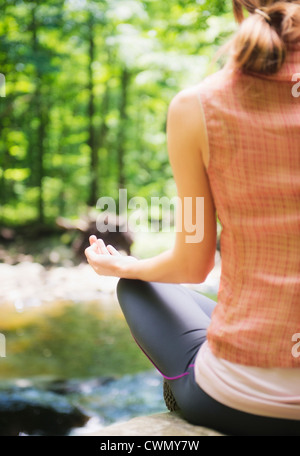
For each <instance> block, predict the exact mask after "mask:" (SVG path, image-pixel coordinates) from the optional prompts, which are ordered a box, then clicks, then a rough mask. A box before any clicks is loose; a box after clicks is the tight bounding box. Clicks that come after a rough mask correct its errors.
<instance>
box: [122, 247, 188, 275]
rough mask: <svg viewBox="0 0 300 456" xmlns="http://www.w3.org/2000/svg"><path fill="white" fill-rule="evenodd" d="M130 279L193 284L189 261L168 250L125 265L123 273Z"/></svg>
mask: <svg viewBox="0 0 300 456" xmlns="http://www.w3.org/2000/svg"><path fill="white" fill-rule="evenodd" d="M121 275H122V277H124V278H128V279H137V280H143V281H146V282H163V283H192V282H193V277H191V274H190V273H189V268H188V264H187V261H186V260H184V259H182V258H178V256H176V255H175V252H174V250H167V251H166V252H163V253H161V254H160V255H157V256H155V257H153V258H149V259H145V260H138V261H136V262H135V263H132V264H129V265H125V266H124V268H123V271H122V273H121Z"/></svg>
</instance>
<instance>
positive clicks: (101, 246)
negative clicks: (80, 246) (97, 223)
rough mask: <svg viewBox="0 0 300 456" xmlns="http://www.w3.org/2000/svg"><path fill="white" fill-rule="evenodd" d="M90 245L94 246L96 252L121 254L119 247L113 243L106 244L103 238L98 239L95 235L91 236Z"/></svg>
mask: <svg viewBox="0 0 300 456" xmlns="http://www.w3.org/2000/svg"><path fill="white" fill-rule="evenodd" d="M89 241H90V246H91V247H93V250H94V252H96V253H99V254H102V255H121V254H120V252H118V250H117V249H115V248H114V247H113V246H112V245H108V246H106V245H105V242H104V241H103V239H97V237H96V236H95V235H92V236H90V237H89Z"/></svg>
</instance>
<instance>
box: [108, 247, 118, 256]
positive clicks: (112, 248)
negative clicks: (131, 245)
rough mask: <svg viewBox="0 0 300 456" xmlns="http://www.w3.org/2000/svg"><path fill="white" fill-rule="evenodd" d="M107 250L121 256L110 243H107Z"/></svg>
mask: <svg viewBox="0 0 300 456" xmlns="http://www.w3.org/2000/svg"><path fill="white" fill-rule="evenodd" d="M107 250H108V251H109V253H110V254H111V255H120V256H121V254H120V252H118V250H117V249H115V248H114V247H113V246H112V245H108V246H107Z"/></svg>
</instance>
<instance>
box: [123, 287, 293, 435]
mask: <svg viewBox="0 0 300 456" xmlns="http://www.w3.org/2000/svg"><path fill="white" fill-rule="evenodd" d="M117 295H118V300H119V303H120V306H121V309H122V311H123V313H124V316H125V318H126V321H127V323H128V326H129V328H130V330H131V333H132V336H133V337H134V339H135V341H136V342H137V344H138V345H139V347H140V348H141V350H142V351H143V352H144V353H145V355H146V356H147V357H148V358H149V359H150V361H151V362H152V363H153V364H154V366H155V367H156V368H157V370H158V371H159V372H160V373H161V374H162V376H163V377H164V378H165V379H166V381H167V382H168V383H169V385H170V388H171V390H172V393H173V395H174V397H175V399H176V402H177V405H178V406H179V409H180V413H181V414H182V416H183V417H184V418H185V419H186V420H187V421H189V422H190V423H192V424H196V425H200V426H204V427H208V428H211V429H215V430H217V431H219V432H221V433H223V434H226V435H234V436H237V435H242V436H300V418H299V421H298V420H287V419H279V418H269V417H263V416H258V415H253V414H250V413H245V412H241V411H239V410H236V409H234V408H230V407H227V406H225V405H223V404H221V403H219V402H217V401H216V400H214V399H213V398H212V397H210V396H208V395H207V394H206V393H205V392H204V391H202V389H201V388H200V387H199V386H198V385H197V383H196V382H195V378H194V368H193V367H194V362H195V357H196V355H197V353H198V350H199V348H200V347H201V345H202V344H203V342H204V341H205V340H206V331H207V328H208V325H209V323H210V319H211V314H212V311H213V309H214V307H215V305H216V303H215V302H214V301H212V300H211V299H208V298H207V297H205V296H203V295H201V294H200V293H198V292H196V291H194V290H190V289H188V288H186V287H184V286H182V285H174V284H161V283H152V282H142V281H139V280H128V279H120V280H119V282H118V286H117Z"/></svg>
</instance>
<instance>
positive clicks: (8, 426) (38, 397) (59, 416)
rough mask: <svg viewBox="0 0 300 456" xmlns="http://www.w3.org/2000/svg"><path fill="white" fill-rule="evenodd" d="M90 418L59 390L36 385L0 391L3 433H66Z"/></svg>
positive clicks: (0, 423) (8, 434)
mask: <svg viewBox="0 0 300 456" xmlns="http://www.w3.org/2000/svg"><path fill="white" fill-rule="evenodd" d="M88 420H89V416H87V415H85V414H84V413H83V412H82V411H81V410H80V409H79V408H77V407H76V406H74V405H72V404H71V403H70V402H69V401H68V400H67V399H66V398H64V397H62V396H61V395H59V394H54V393H51V392H47V391H41V390H38V389H35V388H16V387H15V388H12V389H11V390H10V391H1V392H0V435H1V436H17V435H20V433H23V434H26V435H66V434H67V433H68V432H69V431H70V430H71V429H72V428H74V427H80V426H84V424H85V423H86V422H87V421H88Z"/></svg>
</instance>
